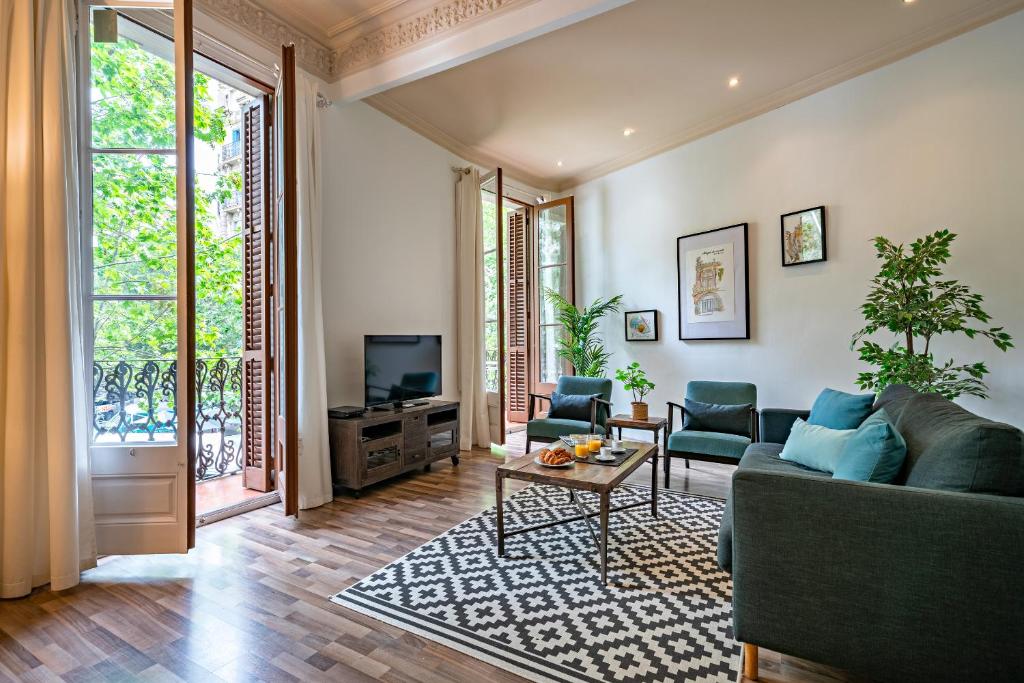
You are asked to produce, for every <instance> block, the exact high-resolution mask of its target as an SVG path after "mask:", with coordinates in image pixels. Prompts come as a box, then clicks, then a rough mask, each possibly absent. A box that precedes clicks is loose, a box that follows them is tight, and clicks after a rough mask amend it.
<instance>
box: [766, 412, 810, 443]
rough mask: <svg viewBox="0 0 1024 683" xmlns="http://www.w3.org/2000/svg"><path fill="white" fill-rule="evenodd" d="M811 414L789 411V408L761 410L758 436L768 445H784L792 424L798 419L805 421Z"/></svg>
mask: <svg viewBox="0 0 1024 683" xmlns="http://www.w3.org/2000/svg"><path fill="white" fill-rule="evenodd" d="M810 414H811V411H809V410H790V409H789V408H764V409H762V410H761V428H760V436H761V440H762V441H767V442H768V443H786V439H788V438H789V431H790V430H791V429H792V428H793V423H794V422H796V419H797V418H798V417H799V418H800V419H802V420H806V419H807V418H808V417H809V416H810Z"/></svg>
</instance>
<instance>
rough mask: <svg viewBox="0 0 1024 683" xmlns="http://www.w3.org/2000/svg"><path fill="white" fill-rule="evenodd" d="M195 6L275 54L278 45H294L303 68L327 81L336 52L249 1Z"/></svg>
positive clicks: (215, 0) (204, 0)
mask: <svg viewBox="0 0 1024 683" xmlns="http://www.w3.org/2000/svg"><path fill="white" fill-rule="evenodd" d="M195 6H196V8H198V9H199V10H201V11H203V12H206V13H207V14H209V15H210V16H213V17H215V18H218V19H222V20H224V21H226V22H228V23H229V24H231V25H232V26H233V27H235V28H237V29H239V30H240V31H242V32H243V33H244V34H246V35H247V36H248V37H250V38H252V39H253V40H255V41H256V42H257V43H260V44H261V45H263V46H264V47H266V48H268V49H270V50H272V51H274V53H275V54H276V53H278V52H279V51H280V49H281V46H282V45H288V44H289V43H291V44H294V45H295V59H296V61H297V62H298V65H299V66H301V67H302V68H304V69H306V70H307V71H309V72H311V73H314V74H316V75H317V76H320V77H321V78H323V79H324V80H327V81H331V80H333V79H334V78H335V68H334V67H335V58H336V55H337V53H336V52H335V51H334V50H332V49H331V48H329V47H327V46H326V45H324V44H323V43H322V42H320V41H319V40H317V39H316V38H314V37H312V36H310V35H309V34H307V33H305V32H303V31H300V30H299V29H297V28H295V27H294V26H292V25H291V24H289V23H288V22H286V21H284V20H283V19H281V18H280V17H278V16H277V15H275V14H273V13H272V12H268V11H267V10H265V9H263V8H262V7H260V6H259V5H257V4H256V3H255V2H253V1H252V0H196V1H195Z"/></svg>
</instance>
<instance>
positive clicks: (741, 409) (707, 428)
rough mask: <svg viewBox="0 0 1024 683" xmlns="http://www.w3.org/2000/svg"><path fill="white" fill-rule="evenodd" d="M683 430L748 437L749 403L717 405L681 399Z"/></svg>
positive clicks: (750, 406)
mask: <svg viewBox="0 0 1024 683" xmlns="http://www.w3.org/2000/svg"><path fill="white" fill-rule="evenodd" d="M683 408H684V410H683V429H688V430H694V431H698V432H718V433H719V434H736V435H737V436H746V437H749V436H750V410H751V408H753V406H752V405H751V404H749V403H742V404H739V405H719V404H717V403H701V402H700V401H692V400H690V399H688V398H686V399H683Z"/></svg>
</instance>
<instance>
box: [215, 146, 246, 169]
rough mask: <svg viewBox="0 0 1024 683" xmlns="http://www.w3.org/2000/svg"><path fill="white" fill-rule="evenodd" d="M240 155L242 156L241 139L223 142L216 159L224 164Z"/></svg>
mask: <svg viewBox="0 0 1024 683" xmlns="http://www.w3.org/2000/svg"><path fill="white" fill-rule="evenodd" d="M240 156H242V141H241V140H235V141H233V142H228V143H225V144H224V145H223V146H222V147H221V148H220V154H218V156H217V160H218V161H219V162H220V163H222V164H226V163H227V162H229V161H232V160H233V159H237V158H238V157H240Z"/></svg>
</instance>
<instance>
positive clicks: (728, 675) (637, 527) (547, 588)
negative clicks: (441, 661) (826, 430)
mask: <svg viewBox="0 0 1024 683" xmlns="http://www.w3.org/2000/svg"><path fill="white" fill-rule="evenodd" d="M579 495H580V496H581V498H582V500H583V502H584V504H585V505H586V507H587V508H588V511H591V512H596V511H597V509H598V507H597V497H596V496H595V495H593V494H587V493H583V494H579ZM649 498H650V489H649V488H646V487H638V486H620V487H619V488H618V489H616V490H615V492H614V493H613V495H612V507H615V506H617V505H621V504H625V503H630V502H635V501H641V500H647V499H649ZM723 508H724V502H723V501H721V500H719V499H714V498H703V497H699V496H692V495H688V494H683V493H677V492H673V491H667V490H659V491H658V517H659V518H658V519H656V520H655V519H653V518H652V517H651V514H650V507H649V506H640V507H635V508H631V509H628V510H623V511H621V512H614V513H612V515H611V517H610V526H609V549H608V586H603V585H602V584H601V581H600V561H599V559H598V555H597V549H596V546H595V545H594V541H593V538H592V537H591V535H590V532H589V531H588V530H587V527H586V525H585V524H584V522H582V521H578V522H573V523H569V524H561V525H558V526H553V527H549V528H547V529H542V530H538V531H532V532H528V533H525V534H521V535H518V536H514V537H512V538H508V539H506V541H505V557H503V558H499V557H498V556H497V550H496V546H495V516H494V509H493V508H492V509H490V510H486V511H484V512H482V513H480V514H478V515H476V516H475V517H472V518H471V519H469V520H466V521H465V522H463V523H462V524H459V525H458V526H456V527H455V528H453V529H450V530H449V531H447V532H445V533H444V534H442V535H440V536H438V537H437V538H435V539H433V540H432V541H429V542H428V543H426V544H424V545H422V546H420V547H419V548H417V549H416V550H414V551H412V552H411V553H409V554H408V555H406V556H404V557H402V558H400V559H398V560H396V561H394V562H392V563H391V564H389V565H388V566H386V567H384V568H383V569H381V570H379V571H377V572H375V573H374V574H372V575H370V576H368V577H366V578H365V579H363V580H361V581H359V582H358V583H356V584H354V585H352V586H351V587H349V588H347V589H345V590H344V591H342V592H340V593H338V594H337V595H335V596H333V597H332V598H331V600H332V601H333V602H335V603H337V604H339V605H343V606H345V607H348V608H350V609H353V610H356V611H357V612H360V613H363V614H367V615H369V616H371V617H374V618H376V619H379V620H381V621H384V622H387V623H389V624H393V625H396V626H399V627H401V628H404V629H406V630H409V631H412V632H414V633H417V634H418V635H420V636H422V637H424V638H427V639H429V640H433V641H436V642H439V643H443V644H445V645H448V646H449V647H453V648H455V649H457V650H459V651H461V652H464V653H466V654H469V655H471V656H474V657H477V658H479V659H482V660H484V661H487V662H490V663H491V664H494V665H495V666H498V667H500V668H502V669H506V670H508V671H512V672H515V673H517V674H519V675H520V676H523V677H524V678H527V679H529V680H534V681H571V682H573V683H582V682H584V681H585V682H587V683H596V682H599V681H600V682H602V683H603V682H604V681H621V682H623V683H639V682H641V681H643V682H648V681H730V680H735V678H736V674H735V672H736V671H737V667H738V664H739V649H740V648H739V644H738V643H736V642H735V641H734V640H733V637H732V613H731V607H730V604H731V598H732V592H731V586H732V584H731V581H730V578H729V575H728V574H726V573H725V572H723V571H722V570H721V569H719V567H718V564H717V562H716V561H715V546H716V542H717V535H718V525H719V522H720V520H721V517H722V510H723ZM575 514H578V511H577V509H576V507H575V505H573V504H572V503H570V501H569V499H568V495H567V492H566V490H565V489H559V488H554V487H550V486H539V485H534V486H530V487H528V488H526V489H523V490H522V491H519V492H517V493H515V494H514V495H512V496H509V497H507V498H506V500H505V525H506V529H508V530H512V529H515V528H517V527H523V526H533V525H535V524H539V523H541V522H544V521H551V520H555V519H559V518H565V517H569V516H573V515H575ZM593 521H594V522H595V523H596V519H595V520H593Z"/></svg>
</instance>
